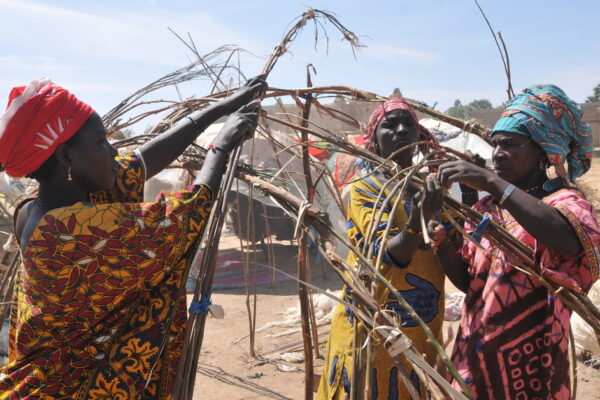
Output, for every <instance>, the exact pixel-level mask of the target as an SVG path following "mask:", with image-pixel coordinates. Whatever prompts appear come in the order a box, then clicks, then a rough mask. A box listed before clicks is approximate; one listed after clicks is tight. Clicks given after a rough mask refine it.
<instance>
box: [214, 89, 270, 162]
mask: <svg viewBox="0 0 600 400" xmlns="http://www.w3.org/2000/svg"><path fill="white" fill-rule="evenodd" d="M259 112H260V101H259V100H255V101H253V102H251V103H248V104H245V105H243V106H242V107H241V108H240V109H239V110H237V111H236V112H234V113H233V114H230V115H229V117H228V118H227V121H225V125H223V128H221V131H220V132H219V134H218V135H217V137H216V138H215V139H214V142H213V145H214V146H216V147H218V148H221V149H223V150H225V151H227V152H230V151H231V150H233V148H234V147H235V146H236V145H237V144H239V143H240V141H242V140H244V139H247V138H248V137H251V136H252V134H253V133H254V130H255V129H256V125H257V124H258V115H259Z"/></svg>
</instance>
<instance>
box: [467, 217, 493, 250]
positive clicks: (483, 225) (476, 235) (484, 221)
mask: <svg viewBox="0 0 600 400" xmlns="http://www.w3.org/2000/svg"><path fill="white" fill-rule="evenodd" d="M491 221H492V220H491V219H490V216H489V215H488V214H485V215H484V216H483V218H481V221H480V222H479V225H477V226H476V227H475V230H474V231H473V233H471V237H472V238H473V240H474V241H476V242H477V243H479V242H481V236H482V235H483V232H485V230H486V229H487V227H488V226H489V225H490V222H491Z"/></svg>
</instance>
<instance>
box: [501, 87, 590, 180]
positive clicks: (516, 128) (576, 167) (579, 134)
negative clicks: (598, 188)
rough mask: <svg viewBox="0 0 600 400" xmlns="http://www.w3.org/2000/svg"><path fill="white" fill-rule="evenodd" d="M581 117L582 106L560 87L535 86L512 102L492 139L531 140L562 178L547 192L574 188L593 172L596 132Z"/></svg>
mask: <svg viewBox="0 0 600 400" xmlns="http://www.w3.org/2000/svg"><path fill="white" fill-rule="evenodd" d="M581 116H582V111H581V106H580V105H579V104H577V103H576V102H574V101H573V100H571V99H570V98H569V97H568V96H567V95H566V94H565V92H563V91H562V90H561V89H560V88H559V87H557V86H555V85H549V84H547V85H533V86H530V87H528V88H527V89H525V90H524V91H523V93H521V94H519V95H517V96H515V97H514V98H513V99H512V100H511V101H510V103H509V104H508V106H507V107H506V110H505V111H504V113H503V114H502V116H501V117H500V119H499V120H498V122H496V125H494V129H493V131H492V136H493V135H494V133H497V132H512V133H518V134H521V135H527V136H530V137H531V138H532V140H533V141H534V142H536V143H537V144H538V145H539V146H540V147H541V148H542V150H544V152H545V153H546V155H547V156H548V161H549V162H550V164H551V165H552V166H554V168H555V170H556V174H557V175H558V177H557V178H555V179H551V180H548V181H547V182H546V183H544V189H546V190H548V191H554V190H556V189H559V188H561V187H567V186H571V182H575V179H577V178H579V177H580V176H581V175H583V174H584V173H586V172H587V170H589V169H590V166H591V163H592V150H593V149H592V132H591V128H590V126H589V125H587V124H585V123H583V122H582V121H581ZM565 161H566V163H567V166H568V171H567V169H566V168H565Z"/></svg>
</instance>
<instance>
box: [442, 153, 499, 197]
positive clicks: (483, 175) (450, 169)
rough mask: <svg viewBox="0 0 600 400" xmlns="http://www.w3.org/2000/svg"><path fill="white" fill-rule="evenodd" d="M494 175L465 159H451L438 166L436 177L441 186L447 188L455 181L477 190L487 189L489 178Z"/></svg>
mask: <svg viewBox="0 0 600 400" xmlns="http://www.w3.org/2000/svg"><path fill="white" fill-rule="evenodd" d="M492 175H494V174H493V173H491V172H490V171H488V170H486V169H485V168H483V167H480V166H477V165H476V164H474V163H472V162H470V161H465V160H459V161H451V162H448V163H446V164H443V165H441V166H440V167H439V169H438V171H437V173H436V177H437V179H438V181H439V182H440V183H441V185H442V187H443V188H448V187H450V185H452V184H453V183H455V182H458V183H460V184H462V185H465V186H468V187H470V188H471V189H475V190H477V191H487V189H486V188H487V186H488V184H489V178H490V177H491V176H492Z"/></svg>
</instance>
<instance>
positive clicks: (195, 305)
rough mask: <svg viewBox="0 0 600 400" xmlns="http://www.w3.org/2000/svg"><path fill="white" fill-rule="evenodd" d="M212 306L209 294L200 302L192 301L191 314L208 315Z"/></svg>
mask: <svg viewBox="0 0 600 400" xmlns="http://www.w3.org/2000/svg"><path fill="white" fill-rule="evenodd" d="M211 305H212V302H211V301H210V293H207V294H206V296H205V297H204V298H203V299H202V300H200V301H192V304H190V309H189V312H190V314H191V313H194V314H208V307H210V306H211Z"/></svg>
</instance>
